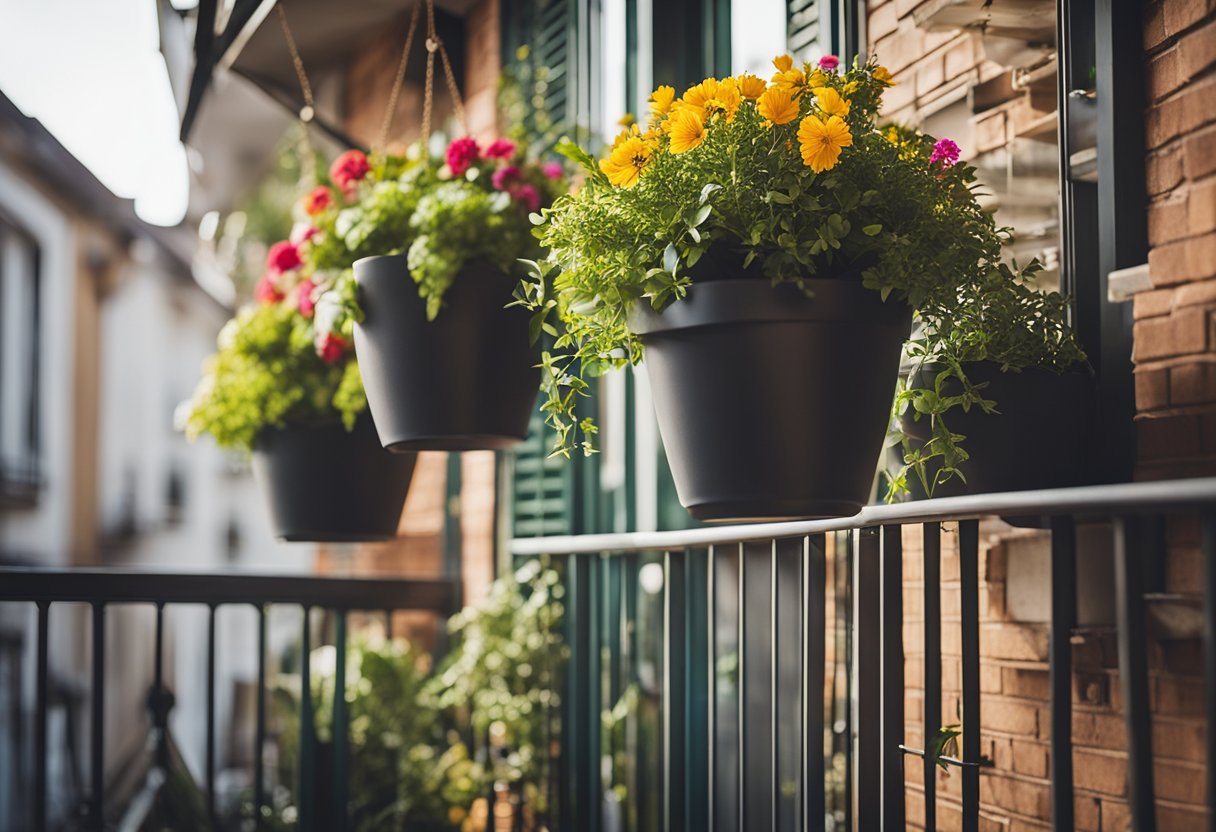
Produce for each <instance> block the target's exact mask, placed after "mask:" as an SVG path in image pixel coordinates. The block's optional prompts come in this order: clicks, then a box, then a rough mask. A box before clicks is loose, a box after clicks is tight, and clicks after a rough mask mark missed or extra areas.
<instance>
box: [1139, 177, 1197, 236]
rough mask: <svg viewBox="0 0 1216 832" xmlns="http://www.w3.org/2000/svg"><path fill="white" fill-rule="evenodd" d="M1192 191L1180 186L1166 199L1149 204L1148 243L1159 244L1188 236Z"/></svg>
mask: <svg viewBox="0 0 1216 832" xmlns="http://www.w3.org/2000/svg"><path fill="white" fill-rule="evenodd" d="M1189 195H1190V191H1189V190H1187V189H1185V188H1179V189H1178V191H1176V192H1174V193H1172V194H1170V195H1169V197H1167V198H1166V199H1163V200H1159V201H1157V202H1153V203H1150V204H1149V206H1148V243H1149V245H1150V246H1159V245H1161V244H1163V243H1169V242H1172V241H1174V240H1180V239H1182V238H1183V237H1185V236H1187V229H1188V227H1189V225H1190V221H1189V217H1188V211H1189V207H1188V202H1189Z"/></svg>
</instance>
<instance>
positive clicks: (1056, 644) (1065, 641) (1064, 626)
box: [1047, 517, 1077, 832]
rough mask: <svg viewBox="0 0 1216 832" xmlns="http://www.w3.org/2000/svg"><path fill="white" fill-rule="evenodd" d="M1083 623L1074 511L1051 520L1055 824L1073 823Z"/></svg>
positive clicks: (1067, 826)
mask: <svg viewBox="0 0 1216 832" xmlns="http://www.w3.org/2000/svg"><path fill="white" fill-rule="evenodd" d="M1076 623H1077V531H1076V526H1075V523H1074V521H1073V518H1071V517H1053V518H1052V521H1051V627H1050V631H1049V633H1048V652H1047V655H1048V659H1047V661H1048V667H1049V671H1050V674H1051V677H1050V687H1051V825H1052V828H1053V829H1055V830H1056V832H1069V830H1071V829H1072V828H1073V825H1074V819H1073V811H1074V809H1073V777H1072V641H1071V637H1072V630H1073V627H1075V626H1076Z"/></svg>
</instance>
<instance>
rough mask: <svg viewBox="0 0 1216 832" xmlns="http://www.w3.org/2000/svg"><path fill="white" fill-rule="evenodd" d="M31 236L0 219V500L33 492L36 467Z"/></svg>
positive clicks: (18, 499) (35, 264)
mask: <svg viewBox="0 0 1216 832" xmlns="http://www.w3.org/2000/svg"><path fill="white" fill-rule="evenodd" d="M40 260H41V258H40V254H39V250H38V246H37V244H36V243H35V241H34V239H33V238H32V237H31V236H30V235H29V234H27V233H26V232H25V231H23V230H22V229H21V228H19V227H18V226H16V225H14V224H12V223H10V222H8V221H7V220H5V219H4V218H2V217H0V390H3V391H4V395H3V396H0V504H9V503H13V504H18V505H19V504H24V503H28V502H31V501H32V500H33V499H34V497H35V496H36V493H37V489H38V487H39V484H40V481H41V471H40V465H39V456H40V438H39V433H38V423H39V413H38V399H39V367H38V362H39V350H38V338H39V319H40V302H39V268H40Z"/></svg>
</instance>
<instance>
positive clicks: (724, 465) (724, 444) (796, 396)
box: [630, 279, 911, 521]
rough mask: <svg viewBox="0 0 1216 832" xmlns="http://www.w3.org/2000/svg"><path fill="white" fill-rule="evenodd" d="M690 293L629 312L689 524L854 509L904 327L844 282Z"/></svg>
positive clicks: (890, 310)
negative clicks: (805, 289)
mask: <svg viewBox="0 0 1216 832" xmlns="http://www.w3.org/2000/svg"><path fill="white" fill-rule="evenodd" d="M806 284H807V287H808V288H809V289H810V290H811V291H812V292H813V293H814V296H813V297H807V296H806V295H805V294H803V293H802V292H801V291H799V290H798V289H797V288H795V287H793V286H789V285H781V286H777V287H773V286H771V285H770V284H769V283H768V282H767V280H764V279H753V280H715V281H712V282H698V283H696V284H694V285H693V286H692V287H691V288H690V289H689V291H688V296H687V297H686V298H685V299H684V300H682V301H678V302H676V303H674V304H672V305H671V306H669V307H668V308H667V309H665V310H664V311H663V312H662V314H657V313H655V312H654V311H653V310H651V309H650V308H649V307H648V306H645V305H643V304H639V305H638V307H637V308H636V313H635V315H634V318H633V320H632V321H631V324H630V325H631V327H632V329H633V331H634V332H635V333H637V334H638V336H640V337H641V339H642V342H643V343H644V345H645V347H646V357H645V366H646V370H647V373H648V374H649V376H650V384H651V388H652V389H653V396H654V403H655V411H656V412H657V414H658V420H659V430H660V433H661V434H662V437H663V444H664V446H665V447H666V449H667V456H668V460H669V461H670V463H671V469H672V474H673V476H674V478H675V483H676V491H677V492H678V493H679V495H680V502H681V503H682V504H683V505H684V507H685V508H686V509H688V511H689V512H690V513H691V514H692V516H693V517H695V518H697V519H698V520H712V521H730V520H778V519H792V518H804V517H842V516H849V515H853V514H856V513H857V512H858V511H860V510H861V507H862V505H864V504H865V502H866V501H867V499H868V497H869V494H870V487H871V485H872V483H873V480H874V473H875V471H876V470H877V467H878V457H879V453H880V452H881V450H882V444H883V437H884V436H885V433H886V424H887V418H888V415H889V413H890V407H891V396H892V394H893V392H894V390H895V382H896V379H897V378H898V374H899V354H900V349H901V347H902V345H903V342H904V339H905V338H907V336H908V331H909V329H910V326H911V311H910V310H909V309H908V307H907V306H906V305H905V304H903V303H898V302H895V301H891V302H889V303H883V302H882V301H881V300H880V299H879V297H878V294H877V293H876V292H872V291H870V290H869V289H865V288H863V287H862V286H861V283H860V281H857V280H847V279H842V280H824V279H808V280H807V281H806Z"/></svg>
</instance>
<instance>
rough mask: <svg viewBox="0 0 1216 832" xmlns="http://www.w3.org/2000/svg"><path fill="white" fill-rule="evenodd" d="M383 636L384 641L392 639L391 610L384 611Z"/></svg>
mask: <svg viewBox="0 0 1216 832" xmlns="http://www.w3.org/2000/svg"><path fill="white" fill-rule="evenodd" d="M305 612H306V613H307V608H305ZM305 617H306V618H307V615H305ZM384 638H385V640H386V641H392V640H393V611H392V610H385V611H384Z"/></svg>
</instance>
